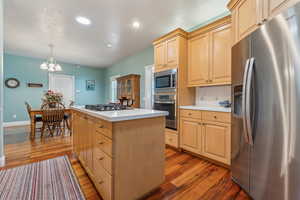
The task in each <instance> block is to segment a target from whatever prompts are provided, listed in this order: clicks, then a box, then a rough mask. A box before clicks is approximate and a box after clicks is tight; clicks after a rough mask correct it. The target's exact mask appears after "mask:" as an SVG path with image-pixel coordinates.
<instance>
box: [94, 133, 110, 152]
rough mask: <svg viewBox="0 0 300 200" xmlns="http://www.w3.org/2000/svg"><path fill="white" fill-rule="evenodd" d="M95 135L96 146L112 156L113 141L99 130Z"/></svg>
mask: <svg viewBox="0 0 300 200" xmlns="http://www.w3.org/2000/svg"><path fill="white" fill-rule="evenodd" d="M95 136H96V137H95V147H97V148H100V149H101V150H102V151H103V152H104V153H106V154H108V155H110V156H112V141H111V140H110V139H109V138H107V137H106V136H104V135H102V134H101V133H99V132H96V135H95Z"/></svg>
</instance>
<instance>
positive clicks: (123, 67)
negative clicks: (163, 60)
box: [105, 46, 154, 107]
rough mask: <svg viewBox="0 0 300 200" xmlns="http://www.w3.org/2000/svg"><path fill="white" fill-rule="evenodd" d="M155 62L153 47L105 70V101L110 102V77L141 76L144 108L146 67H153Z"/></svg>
mask: <svg viewBox="0 0 300 200" xmlns="http://www.w3.org/2000/svg"><path fill="white" fill-rule="evenodd" d="M153 61H154V56H153V47H152V46H151V47H149V48H147V49H144V50H142V51H140V52H139V53H137V54H135V55H133V56H129V57H127V58H125V59H123V60H121V61H120V62H118V63H117V64H114V65H112V66H111V67H108V68H106V69H105V101H106V102H109V101H110V96H111V92H110V87H111V84H110V77H111V76H116V75H121V76H122V75H127V74H140V75H141V86H140V87H141V94H140V95H141V106H142V107H143V106H144V99H143V98H144V96H145V95H144V88H145V66H147V65H152V64H153Z"/></svg>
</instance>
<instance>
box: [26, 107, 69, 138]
mask: <svg viewBox="0 0 300 200" xmlns="http://www.w3.org/2000/svg"><path fill="white" fill-rule="evenodd" d="M64 111H65V114H68V115H69V116H70V117H71V109H70V108H66V109H64ZM29 114H30V138H31V139H34V138H35V131H36V123H37V122H36V121H35V116H38V115H43V110H42V109H32V110H30V112H29ZM71 123H72V120H69V130H70V132H71V130H72V129H71V128H70V127H72V124H71Z"/></svg>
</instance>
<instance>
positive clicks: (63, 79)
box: [49, 74, 75, 107]
mask: <svg viewBox="0 0 300 200" xmlns="http://www.w3.org/2000/svg"><path fill="white" fill-rule="evenodd" d="M49 90H52V91H54V92H59V93H62V94H63V104H64V105H65V106H66V107H68V106H69V105H70V103H71V101H74V100H75V77H74V76H70V75H64V74H49Z"/></svg>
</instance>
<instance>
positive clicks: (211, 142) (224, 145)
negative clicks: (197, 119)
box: [203, 122, 230, 164]
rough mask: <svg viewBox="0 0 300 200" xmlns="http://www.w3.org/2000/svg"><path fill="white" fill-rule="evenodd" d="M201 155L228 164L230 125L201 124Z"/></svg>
mask: <svg viewBox="0 0 300 200" xmlns="http://www.w3.org/2000/svg"><path fill="white" fill-rule="evenodd" d="M203 155H204V156H206V157H208V158H211V159H214V160H217V161H219V162H223V163H226V164H230V162H229V159H230V125H228V124H219V123H212V122H206V123H203Z"/></svg>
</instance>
